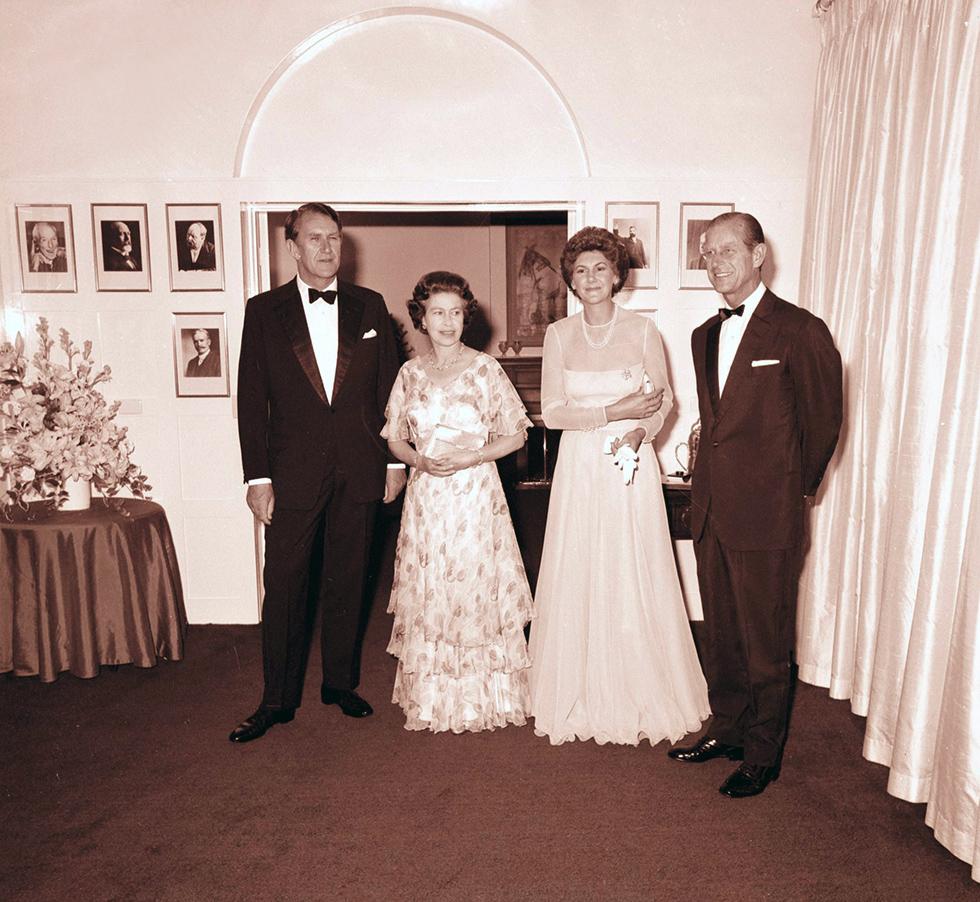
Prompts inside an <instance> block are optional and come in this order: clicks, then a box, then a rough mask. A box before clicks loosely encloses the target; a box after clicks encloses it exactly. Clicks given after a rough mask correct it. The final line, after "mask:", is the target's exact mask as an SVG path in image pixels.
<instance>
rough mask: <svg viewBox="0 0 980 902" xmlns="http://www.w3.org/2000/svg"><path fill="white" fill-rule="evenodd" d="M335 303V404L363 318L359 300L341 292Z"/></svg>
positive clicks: (333, 394)
mask: <svg viewBox="0 0 980 902" xmlns="http://www.w3.org/2000/svg"><path fill="white" fill-rule="evenodd" d="M337 303H338V304H339V305H340V309H339V311H338V314H337V331H338V333H339V335H338V342H337V374H336V377H335V378H334V381H333V393H332V394H331V397H332V398H333V403H334V404H336V403H337V396H338V395H339V394H340V392H341V390H342V388H343V385H344V377H345V376H346V375H347V370H348V369H349V368H350V362H351V359H352V358H353V356H354V349H355V348H356V347H357V343H358V342H359V341H360V340H361V319H362V317H363V316H364V302H363V301H362V300H360V299H359V298H356V297H352V296H351V295H349V294H345V293H344V292H343V288H341V292H340V294H339V295H338V296H337Z"/></svg>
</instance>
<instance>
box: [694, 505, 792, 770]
mask: <svg viewBox="0 0 980 902" xmlns="http://www.w3.org/2000/svg"><path fill="white" fill-rule="evenodd" d="M694 552H695V557H696V558H697V564H698V584H699V586H700V590H701V603H702V606H703V608H704V637H705V643H704V649H703V656H704V666H705V676H706V678H707V681H708V701H709V702H710V704H711V711H712V714H713V715H714V716H713V718H712V721H711V727H710V730H709V732H710V733H711V735H712V736H713V737H715V738H716V739H718V740H720V741H721V742H725V743H728V744H730V745H738V746H742V747H744V749H745V760H746V762H747V763H749V764H760V765H769V766H772V765H778V764H779V762H780V759H781V757H782V753H783V745H784V744H785V742H786V727H787V721H788V718H789V706H790V702H791V698H792V669H791V665H792V655H793V645H794V641H795V634H796V595H797V584H798V582H799V575H800V549H799V548H789V549H785V550H781V551H733V550H731V549H730V548H726V547H725V546H724V545H722V544H721V542H720V541H719V540H718V537H717V535H716V534H715V532H714V530H713V529H712V524H711V515H710V513H709V515H708V520H707V522H706V524H705V528H704V533H703V534H702V536H701V539H700V540H699V541H697V542H695V543H694Z"/></svg>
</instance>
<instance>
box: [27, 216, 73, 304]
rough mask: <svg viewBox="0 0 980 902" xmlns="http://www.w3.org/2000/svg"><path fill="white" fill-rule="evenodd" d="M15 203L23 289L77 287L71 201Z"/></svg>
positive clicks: (69, 288)
mask: <svg viewBox="0 0 980 902" xmlns="http://www.w3.org/2000/svg"><path fill="white" fill-rule="evenodd" d="M16 207H17V246H18V248H19V249H20V271H21V278H22V280H23V285H24V291H25V292H32V291H44V292H56V291H58V292H60V291H64V292H74V291H77V290H78V281H77V279H76V276H75V232H74V228H73V227H72V219H71V204H17V205H16Z"/></svg>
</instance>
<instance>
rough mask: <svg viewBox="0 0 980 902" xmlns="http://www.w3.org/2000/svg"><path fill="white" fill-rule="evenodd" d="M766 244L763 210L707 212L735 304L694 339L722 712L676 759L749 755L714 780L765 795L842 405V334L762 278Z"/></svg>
mask: <svg viewBox="0 0 980 902" xmlns="http://www.w3.org/2000/svg"><path fill="white" fill-rule="evenodd" d="M766 251H767V248H766V244H765V238H764V236H763V234H762V227H761V226H760V225H759V223H758V221H757V220H756V219H755V218H754V217H752V216H749V215H748V214H746V213H725V214H722V215H721V216H718V217H716V218H715V219H713V220H712V221H711V223H710V224H709V226H708V229H707V232H706V233H705V236H704V243H703V246H702V253H703V255H704V259H705V262H706V264H707V270H708V278H709V279H710V280H711V284H712V285H713V286H714V288H715V290H716V291H718V292H719V293H720V294H721V295H722V296H723V297H724V299H725V302H726V304H727V307H725V308H722V310H720V311H719V313H718V315H716V316H713V317H711V319H709V320H708V321H707V322H706V323H704V324H703V325H701V326H699V327H698V328H697V329H695V331H694V334H693V336H692V341H691V344H692V349H693V353H694V370H695V375H696V377H697V389H698V404H699V406H700V412H701V440H700V443H699V445H698V453H697V457H696V460H695V463H694V475H693V482H692V490H691V533H692V535H693V538H694V551H695V556H696V558H697V565H698V583H699V585H700V589H701V599H702V603H703V607H704V631H705V642H704V647H703V648H702V656H703V663H704V666H705V673H706V676H707V680H708V699H709V701H710V703H711V710H712V713H713V715H714V716H713V718H712V721H711V725H710V728H709V733H708V734H706V735H705V736H703V737H702V738H701V739H700V740H699V741H698V742H697V743H695V744H694V745H693V746H690V747H686V748H675V749H671V750H670V751H669V752H668V754H669V755H670V756H671V757H672V758H674V759H676V760H679V761H686V762H690V763H701V762H704V761H709V760H711V759H712V758H720V757H724V758H729V759H732V760H741V761H742V762H743V763H742V764H741V765H740V766H739V767H738V769H737V770H736V771H735V772H734V773H732V774H731V775H730V776H729V777H728V779H727V780H725V782H724V783H723V784H722V785H721V787H720V788H719V789H720V792H722V793H723V794H724V795H727V796H730V797H732V798H742V797H745V796H753V795H757V794H758V793H760V792H762V791H763V790H764V789H765V788H766V786H768V785H769V783H770V782H771V781H772V780H774V779H776V777H777V776H778V775H779V767H780V763H781V760H782V753H783V745H784V743H785V740H786V726H787V720H788V716H789V706H790V700H791V688H792V669H791V665H792V653H793V643H794V638H795V630H796V590H797V583H798V581H799V575H800V565H801V563H802V554H801V549H802V544H803V532H804V512H805V504H806V499H810V498H812V496H813V494H814V493H815V492H816V491H817V487H818V486H819V485H820V480H821V479H822V477H823V474H824V470H825V469H826V467H827V463H828V462H829V461H830V457H831V455H832V454H833V452H834V448H835V446H836V445H837V436H838V433H839V431H840V426H841V418H842V409H843V399H842V388H841V381H842V376H841V359H840V354H838V352H837V349H836V348H835V347H834V341H833V338H832V337H831V335H830V332H829V331H828V329H827V326H826V325H825V324H824V322H823V320H821V319H819V318H818V317H816V316H814V315H813V314H812V313H809V312H808V311H806V310H803V309H801V308H800V307H797V306H795V305H794V304H790V303H787V302H786V301H784V300H781V299H780V298H778V297H776V295H774V294H773V293H772V292H771V291H769V290H768V289H767V288H766V286H765V285H764V284H763V283H762V276H761V267H762V263H763V261H764V260H765V257H766Z"/></svg>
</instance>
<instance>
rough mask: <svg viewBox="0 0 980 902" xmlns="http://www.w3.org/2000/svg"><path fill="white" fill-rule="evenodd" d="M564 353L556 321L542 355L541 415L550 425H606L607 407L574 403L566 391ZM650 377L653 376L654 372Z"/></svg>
mask: <svg viewBox="0 0 980 902" xmlns="http://www.w3.org/2000/svg"><path fill="white" fill-rule="evenodd" d="M563 363H564V353H563V351H562V346H561V338H560V337H559V335H558V329H557V328H556V324H555V323H552V324H551V325H550V326H548V330H547V332H545V334H544V350H543V351H542V356H541V418H542V419H543V420H544V424H545V426H547V427H548V428H549V429H598V428H599V427H600V426H605V425H606V409H605V407H584V406H582V405H579V404H573V403H572V402H571V401H569V399H568V397H567V395H566V394H565V378H564V376H563V374H562V371H563V369H564V366H563ZM651 378H653V377H652V376H651Z"/></svg>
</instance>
